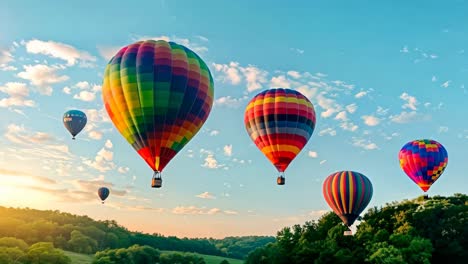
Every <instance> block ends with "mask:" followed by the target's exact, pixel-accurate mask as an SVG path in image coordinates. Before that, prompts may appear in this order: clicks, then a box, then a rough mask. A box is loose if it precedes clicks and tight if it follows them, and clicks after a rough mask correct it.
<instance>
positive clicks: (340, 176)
mask: <svg viewBox="0 0 468 264" xmlns="http://www.w3.org/2000/svg"><path fill="white" fill-rule="evenodd" d="M322 191H323V196H324V197H325V201H326V202H327V204H328V205H329V206H330V207H331V209H332V210H333V211H334V212H335V214H336V215H338V216H339V217H340V218H341V220H342V221H343V223H344V224H345V225H346V226H347V227H348V228H349V227H350V226H351V225H352V224H353V223H354V221H356V219H357V218H358V217H359V215H360V214H361V213H362V211H364V209H365V208H366V206H367V205H368V204H369V202H370V200H371V198H372V193H373V189H372V183H371V181H370V180H369V179H368V178H367V177H366V176H364V175H362V174H361V173H358V172H355V171H339V172H335V173H333V174H331V175H330V176H328V177H327V178H326V179H325V181H324V182H323V187H322ZM348 232H350V230H348ZM345 234H349V233H347V232H345Z"/></svg>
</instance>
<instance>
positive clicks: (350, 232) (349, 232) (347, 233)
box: [343, 228, 353, 236]
mask: <svg viewBox="0 0 468 264" xmlns="http://www.w3.org/2000/svg"><path fill="white" fill-rule="evenodd" d="M343 235H345V236H352V235H353V232H352V231H351V229H349V228H348V230H346V231H344V233H343Z"/></svg>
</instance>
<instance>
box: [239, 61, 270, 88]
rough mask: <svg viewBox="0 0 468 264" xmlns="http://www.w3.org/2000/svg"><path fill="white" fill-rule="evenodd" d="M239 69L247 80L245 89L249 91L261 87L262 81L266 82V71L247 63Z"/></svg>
mask: <svg viewBox="0 0 468 264" xmlns="http://www.w3.org/2000/svg"><path fill="white" fill-rule="evenodd" d="M240 70H241V72H242V73H243V74H244V77H245V80H246V82H247V91H249V92H253V91H255V90H258V89H260V88H262V83H266V81H267V79H266V77H267V75H268V73H267V72H266V71H264V70H261V69H259V68H257V67H255V66H252V65H249V66H247V67H245V68H242V67H241V68H240Z"/></svg>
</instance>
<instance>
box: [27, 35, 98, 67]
mask: <svg viewBox="0 0 468 264" xmlns="http://www.w3.org/2000/svg"><path fill="white" fill-rule="evenodd" d="M26 51H27V52H29V53H32V54H43V55H47V56H50V57H53V58H57V59H62V60H64V61H66V62H67V65H68V66H72V65H75V64H76V63H77V62H78V61H81V62H83V63H89V62H94V61H96V57H94V56H92V55H91V54H89V53H88V52H86V51H81V50H78V49H76V48H75V47H73V46H70V45H68V44H64V43H60V42H54V41H41V40H37V39H33V40H30V41H27V42H26Z"/></svg>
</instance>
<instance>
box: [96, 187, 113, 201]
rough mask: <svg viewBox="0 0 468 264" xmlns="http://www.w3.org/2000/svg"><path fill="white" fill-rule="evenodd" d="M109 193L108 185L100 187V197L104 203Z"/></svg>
mask: <svg viewBox="0 0 468 264" xmlns="http://www.w3.org/2000/svg"><path fill="white" fill-rule="evenodd" d="M109 193H110V191H109V189H107V188H106V187H101V188H99V190H98V195H99V198H101V200H102V203H104V200H106V198H107V197H108V196H109Z"/></svg>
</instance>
